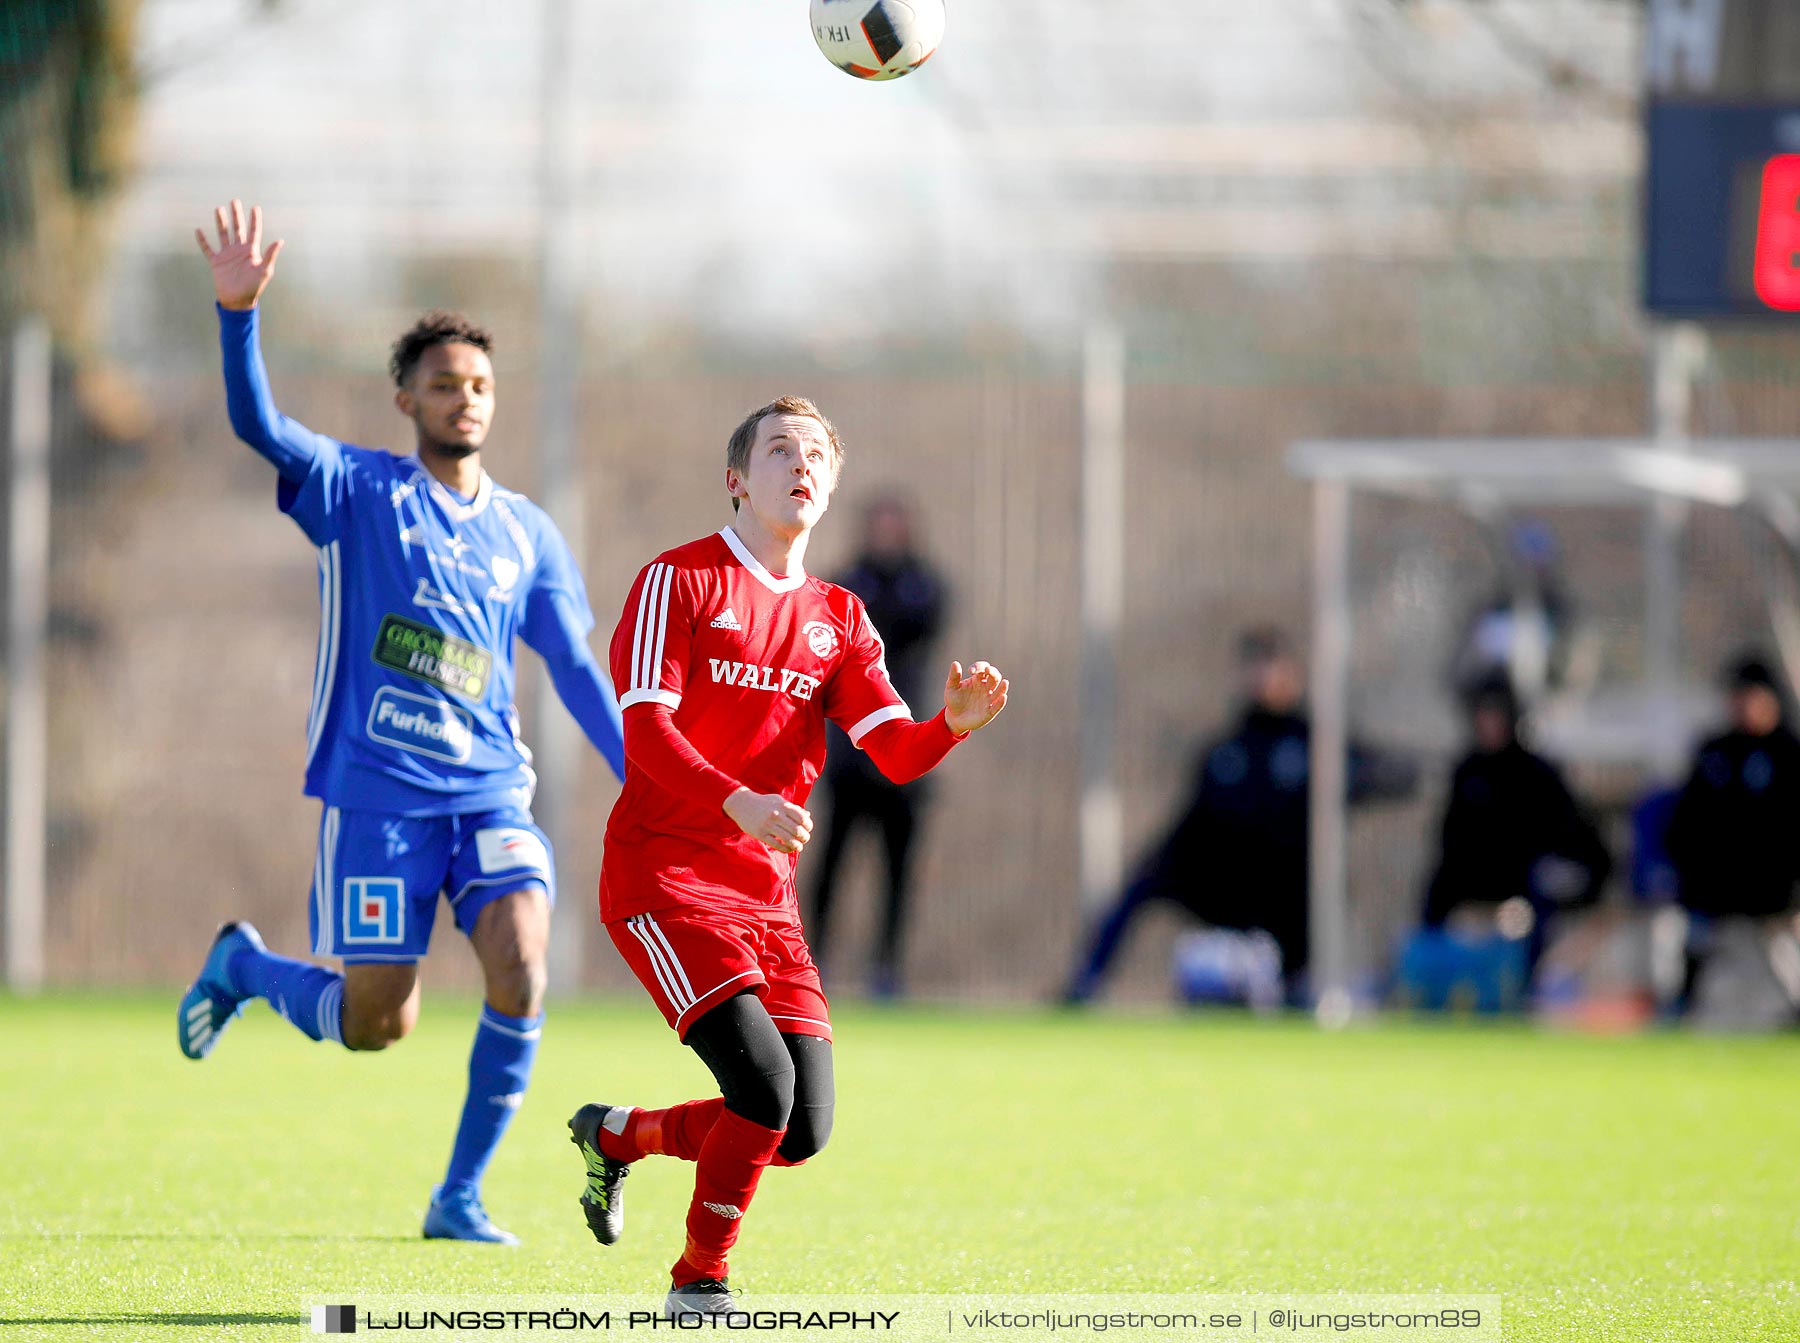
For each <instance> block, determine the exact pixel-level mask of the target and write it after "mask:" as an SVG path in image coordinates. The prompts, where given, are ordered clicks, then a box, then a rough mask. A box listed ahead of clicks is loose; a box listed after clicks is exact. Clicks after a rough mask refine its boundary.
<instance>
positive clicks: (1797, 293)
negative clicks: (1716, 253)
mask: <svg viewBox="0 0 1800 1343" xmlns="http://www.w3.org/2000/svg"><path fill="white" fill-rule="evenodd" d="M1754 274H1755V279H1756V296H1757V297H1758V298H1760V299H1761V300H1762V301H1763V302H1764V303H1766V304H1768V305H1769V306H1770V307H1771V308H1778V309H1780V310H1781V311H1782V312H1800V154H1777V155H1776V156H1775V157H1774V158H1772V159H1770V160H1769V161H1768V162H1767V163H1766V164H1764V165H1763V179H1762V210H1761V213H1759V214H1758V216H1757V220H1756V269H1755V272H1754Z"/></svg>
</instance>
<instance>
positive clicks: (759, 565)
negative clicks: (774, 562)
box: [719, 527, 806, 592]
mask: <svg viewBox="0 0 1800 1343" xmlns="http://www.w3.org/2000/svg"><path fill="white" fill-rule="evenodd" d="M719 535H720V536H722V537H724V538H725V544H726V545H728V546H730V547H731V553H732V554H733V555H736V556H737V558H738V563H739V564H741V565H743V566H744V567H745V568H746V569H748V570H749V571H750V572H751V573H752V574H754V575H755V576H756V581H757V582H759V583H761V584H762V585H763V586H764V587H765V588H767V589H768V590H769V591H770V592H792V591H793V590H794V589H795V588H797V587H799V586H800V585H801V584H802V583H804V582H806V570H804V569H800V568H796V569H795V570H794V572H793V573H791V574H789V575H788V576H787V577H786V578H777V577H775V575H774V574H772V573H770V572H769V571H768V570H767V569H765V568H763V562H762V561H761V560H759V559H757V558H756V556H754V555H752V554H751V553H750V547H749V546H747V545H745V544H744V541H743V538H742V537H740V536H739V535H738V534H737V533H736V532H735V531H733V530H732V529H731V528H730V527H721V528H720V529H719Z"/></svg>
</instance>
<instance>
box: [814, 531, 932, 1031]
mask: <svg viewBox="0 0 1800 1343" xmlns="http://www.w3.org/2000/svg"><path fill="white" fill-rule="evenodd" d="M836 581H837V582H838V583H840V584H842V585H843V586H844V587H847V588H849V589H850V591H852V592H854V593H855V594H856V595H857V596H858V597H860V598H862V601H863V605H864V606H866V607H867V608H868V611H869V619H870V620H871V621H873V622H874V625H875V629H876V631H877V632H878V633H879V634H880V635H881V638H882V641H883V642H884V643H885V644H886V645H887V665H888V675H889V676H890V677H891V678H892V680H893V683H894V689H896V690H898V691H899V692H900V697H901V698H902V699H904V700H905V701H906V702H907V703H908V704H924V703H929V702H930V692H931V691H932V690H933V689H934V683H935V680H936V679H941V675H942V673H941V670H940V669H938V668H936V667H934V666H933V665H932V664H931V662H930V651H931V644H932V642H933V641H934V640H935V639H936V638H937V635H938V631H939V629H940V628H941V627H942V625H943V622H944V612H945V606H946V601H945V595H944V586H943V584H942V582H941V581H939V579H938V576H937V573H936V572H935V571H934V570H933V569H932V568H931V566H930V565H929V564H927V563H926V562H925V561H924V560H923V559H922V558H921V557H920V556H919V554H918V551H917V549H916V548H915V546H914V543H913V529H912V515H911V513H910V511H909V510H908V509H907V507H906V505H905V504H903V503H902V502H900V501H899V500H898V499H894V498H888V497H883V498H878V499H876V500H874V501H873V502H871V503H870V504H869V505H868V507H867V508H866V509H865V510H864V513H863V552H862V554H861V555H860V556H858V557H857V559H856V561H855V562H854V563H853V564H852V565H851V566H850V568H849V570H848V571H847V572H845V573H842V574H840V575H838V577H837V580H836ZM929 787H930V782H929V779H919V780H917V781H915V782H913V783H908V784H895V783H892V782H890V781H889V780H888V778H887V776H886V775H884V774H883V773H882V772H881V771H880V770H878V769H876V768H875V765H874V763H873V762H872V761H871V760H870V759H869V757H868V756H866V755H864V754H863V753H862V752H861V751H859V750H857V749H856V748H855V747H854V746H852V745H851V744H850V739H849V738H848V737H846V736H845V735H844V734H843V732H842V731H840V730H839V729H838V728H837V727H835V726H834V727H832V728H831V729H830V746H829V754H828V755H827V757H826V762H825V792H826V794H827V795H828V796H829V797H830V799H831V820H830V823H829V825H828V826H827V828H826V832H825V853H824V857H823V858H822V859H821V860H820V862H819V870H818V877H817V880H816V884H815V885H814V887H813V898H812V912H811V917H810V918H809V919H808V925H809V933H810V935H811V940H812V945H813V946H814V947H817V948H818V949H819V950H820V952H821V954H823V952H824V951H825V947H826V933H827V932H828V931H829V929H830V926H831V910H832V905H833V903H834V901H835V899H836V896H837V886H838V877H839V869H840V867H841V866H842V863H843V858H844V851H845V848H846V847H847V846H848V844H849V841H850V838H851V836H852V835H853V834H854V833H855V831H856V830H857V828H858V827H859V826H861V825H862V824H863V823H864V822H865V821H867V822H869V823H871V824H873V825H874V826H875V827H876V829H878V830H879V831H880V833H881V840H882V845H883V848H884V851H885V853H886V857H887V886H886V893H885V900H884V902H883V905H882V911H881V921H880V927H879V930H878V932H877V934H876V942H875V951H874V957H873V960H872V962H871V965H870V970H869V990H870V992H871V993H873V994H874V995H875V996H877V997H883V998H887V997H894V996H896V995H897V994H899V993H900V991H901V967H900V960H901V952H902V944H903V941H904V937H905V931H906V912H907V905H908V902H909V898H910V893H911V877H912V853H913V845H914V843H915V841H916V840H917V839H918V835H919V821H920V817H921V813H922V810H923V807H924V804H925V801H926V799H927V790H928V789H929Z"/></svg>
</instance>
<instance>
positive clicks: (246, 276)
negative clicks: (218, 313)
mask: <svg viewBox="0 0 1800 1343" xmlns="http://www.w3.org/2000/svg"><path fill="white" fill-rule="evenodd" d="M213 223H214V224H215V225H216V226H217V227H218V230H219V247H218V250H217V251H214V250H213V247H212V244H210V243H208V242H207V241H206V231H205V230H204V229H195V230H194V237H195V238H197V239H199V241H200V250H201V251H202V252H204V253H206V259H207V261H208V262H209V263H211V265H212V275H213V293H214V294H216V295H217V296H218V299H219V306H220V307H221V308H231V309H234V310H235V311H237V312H244V311H247V310H248V309H250V308H254V307H255V306H256V300H257V299H259V298H261V297H262V291H263V290H264V288H266V287H267V286H268V283H269V280H270V279H271V278H272V277H273V276H274V274H275V258H276V257H278V256H280V255H281V244H280V243H279V242H276V243H272V244H270V246H269V250H268V251H267V252H265V251H263V249H262V206H260V205H258V206H256V207H255V208H253V209H252V210H251V211H250V221H249V224H248V225H246V224H245V222H244V203H243V202H242V201H236V200H234V201H233V202H231V204H230V205H229V206H225V205H221V206H220V207H219V208H218V209H216V210H214V211H213Z"/></svg>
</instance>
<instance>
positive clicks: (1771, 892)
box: [1666, 656, 1800, 1001]
mask: <svg viewBox="0 0 1800 1343" xmlns="http://www.w3.org/2000/svg"><path fill="white" fill-rule="evenodd" d="M1726 684H1727V693H1728V695H1729V707H1730V727H1729V730H1727V731H1726V732H1724V733H1722V734H1721V735H1719V736H1716V737H1713V738H1712V739H1711V740H1709V741H1706V742H1703V743H1702V744H1701V746H1700V749H1699V752H1698V753H1697V755H1696V756H1695V759H1694V767H1693V770H1692V772H1691V773H1690V774H1689V775H1688V778H1687V782H1686V783H1685V784H1684V785H1682V789H1681V793H1680V795H1679V796H1678V797H1677V798H1676V800H1675V807H1674V810H1673V812H1672V813H1671V815H1670V817H1669V828H1668V833H1667V837H1666V843H1667V846H1668V852H1669V859H1670V861H1671V862H1672V863H1673V864H1674V866H1675V871H1676V874H1677V877H1678V879H1679V882H1680V888H1681V903H1682V904H1683V905H1684V906H1685V907H1686V908H1687V910H1688V912H1689V913H1690V914H1692V915H1695V916H1697V917H1696V918H1695V919H1694V921H1693V925H1692V927H1691V929H1690V934H1689V943H1688V966H1687V976H1686V984H1685V986H1684V989H1683V995H1682V996H1683V999H1684V1001H1691V998H1692V994H1693V990H1694V988H1695V985H1696V982H1697V980H1698V978H1699V974H1700V970H1701V968H1702V966H1703V965H1704V963H1705V961H1706V959H1707V957H1708V955H1709V953H1710V951H1711V949H1712V944H1713V934H1714V931H1715V930H1714V928H1713V923H1714V921H1715V920H1721V919H1733V918H1737V919H1751V920H1756V921H1758V922H1766V921H1768V920H1770V919H1772V918H1774V917H1775V916H1777V915H1780V914H1783V913H1785V912H1786V911H1787V910H1788V909H1789V908H1791V907H1792V905H1793V903H1794V885H1795V882H1796V881H1797V880H1800V828H1796V825H1795V820H1796V818H1797V817H1800V738H1796V737H1795V735H1794V733H1793V731H1792V729H1790V728H1789V727H1788V725H1787V721H1786V718H1787V714H1786V710H1785V706H1784V705H1783V703H1782V697H1781V692H1780V690H1779V688H1778V683H1777V682H1776V679H1775V673H1774V672H1773V670H1772V669H1771V668H1770V666H1769V664H1768V663H1767V662H1765V661H1764V660H1763V659H1761V658H1760V657H1755V656H1744V657H1740V658H1739V659H1738V660H1737V661H1736V662H1735V663H1734V664H1733V665H1732V667H1731V669H1730V671H1729V673H1728V675H1727V679H1726Z"/></svg>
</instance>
